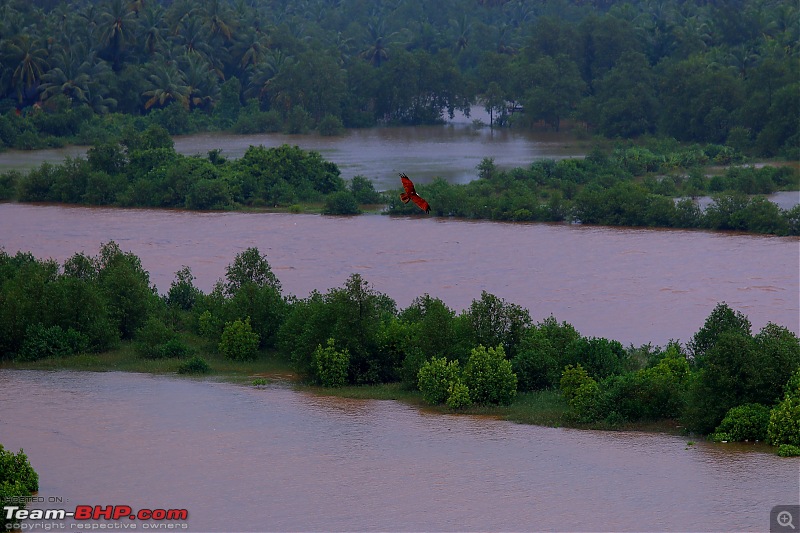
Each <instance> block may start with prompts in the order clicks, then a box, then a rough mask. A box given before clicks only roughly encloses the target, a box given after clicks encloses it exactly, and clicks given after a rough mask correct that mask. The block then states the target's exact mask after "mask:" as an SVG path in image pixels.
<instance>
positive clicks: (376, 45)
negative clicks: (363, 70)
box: [360, 19, 397, 67]
mask: <svg viewBox="0 0 800 533" xmlns="http://www.w3.org/2000/svg"><path fill="white" fill-rule="evenodd" d="M367 33H368V34H369V35H368V37H367V42H368V43H369V44H368V45H367V47H366V48H364V49H363V50H362V51H361V54H360V56H361V57H362V58H364V59H366V60H367V61H368V62H369V63H370V64H371V65H373V66H375V67H380V66H381V65H382V64H383V62H384V61H386V60H387V59H389V52H388V51H387V49H386V47H387V46H388V45H389V44H390V43H391V42H392V39H394V38H395V37H396V36H397V32H391V33H389V34H388V35H387V33H386V28H385V23H384V21H383V19H375V20H372V21H371V22H369V23H368V24H367Z"/></svg>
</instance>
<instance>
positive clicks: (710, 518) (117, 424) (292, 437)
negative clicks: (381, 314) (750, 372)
mask: <svg viewBox="0 0 800 533" xmlns="http://www.w3.org/2000/svg"><path fill="white" fill-rule="evenodd" d="M0 404H2V405H3V411H2V416H0V440H1V441H2V442H3V444H4V445H5V446H6V447H8V448H10V449H13V450H16V449H18V448H20V447H22V448H24V449H25V452H26V453H27V454H28V456H29V457H30V459H31V462H32V464H33V466H34V468H35V469H36V470H37V471H38V472H39V474H40V484H41V491H40V494H41V495H45V496H50V495H57V496H62V497H65V498H67V499H68V500H69V502H71V503H74V504H76V505H81V504H87V505H110V504H125V505H130V506H131V507H133V508H134V509H136V508H147V507H149V508H187V509H188V510H189V517H190V520H189V524H190V526H191V528H192V530H194V531H230V530H235V531H267V530H269V531H273V530H275V531H288V530H291V531H308V530H324V531H341V530H349V531H355V530H358V531H361V530H406V531H422V530H428V531H430V530H435V531H452V530H458V531H467V530H469V531H472V530H481V531H488V530H495V531H531V530H557V531H578V530H582V531H587V530H589V531H597V530H604V531H610V530H616V531H622V530H635V531H720V530H725V531H727V530H754V529H756V530H763V529H766V525H767V523H768V518H769V510H770V508H771V507H772V506H773V505H775V504H778V503H792V502H793V501H794V500H793V499H792V498H796V497H797V494H798V478H797V465H798V462H797V460H795V459H781V458H779V457H777V456H775V455H772V454H769V453H762V452H759V451H751V450H747V451H743V450H740V449H736V448H732V447H726V446H724V445H717V444H711V443H703V442H699V443H697V444H696V445H694V446H687V445H686V439H685V438H680V437H672V436H665V435H658V434H637V433H625V432H619V433H608V432H588V431H576V430H565V429H553V428H541V427H535V426H523V425H516V424H511V423H506V422H501V421H496V420H491V419H487V418H477V417H466V416H442V415H430V414H425V413H421V412H419V411H417V410H416V409H413V408H409V407H406V406H404V405H402V404H398V403H395V402H390V401H365V400H342V399H337V398H327V397H316V396H309V395H306V394H303V393H298V392H294V391H292V390H290V389H288V388H286V387H285V386H280V385H271V386H268V387H266V388H258V389H256V388H251V387H246V386H238V385H231V384H225V383H215V382H208V381H193V380H188V379H187V380H180V379H173V378H169V377H156V376H148V375H140V374H122V373H82V372H32V371H31V372H29V371H8V370H6V371H0Z"/></svg>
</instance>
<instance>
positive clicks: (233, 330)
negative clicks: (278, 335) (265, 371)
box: [219, 317, 259, 361]
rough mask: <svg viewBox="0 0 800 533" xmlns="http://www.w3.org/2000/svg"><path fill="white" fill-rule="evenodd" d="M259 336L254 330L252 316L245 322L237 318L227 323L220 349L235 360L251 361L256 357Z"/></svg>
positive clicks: (223, 353)
mask: <svg viewBox="0 0 800 533" xmlns="http://www.w3.org/2000/svg"><path fill="white" fill-rule="evenodd" d="M258 343H259V336H258V333H255V332H253V328H252V326H251V325H250V317H247V318H246V319H245V320H244V322H243V321H242V320H240V319H236V320H234V321H233V322H228V323H226V324H225V328H224V329H223V330H222V339H221V340H220V342H219V351H220V352H221V353H222V355H224V356H225V357H227V358H228V359H233V360H234V361H251V360H253V359H255V357H256V350H258Z"/></svg>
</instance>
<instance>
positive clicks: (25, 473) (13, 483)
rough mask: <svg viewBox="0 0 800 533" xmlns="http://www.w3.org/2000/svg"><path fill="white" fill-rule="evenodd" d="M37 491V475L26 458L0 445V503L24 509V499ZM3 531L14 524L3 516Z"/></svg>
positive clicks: (21, 452)
mask: <svg viewBox="0 0 800 533" xmlns="http://www.w3.org/2000/svg"><path fill="white" fill-rule="evenodd" d="M38 491H39V474H37V473H36V471H35V470H34V469H33V467H32V466H31V463H30V461H29V460H28V456H27V455H25V453H24V452H23V451H22V450H20V451H19V452H18V453H14V452H12V451H10V450H6V449H5V448H3V445H2V444H0V501H2V502H3V504H4V505H16V506H17V507H20V508H24V507H25V501H26V500H25V498H29V497H30V496H32V495H33V494H34V493H35V492H38ZM0 524H2V527H3V529H5V530H10V529H12V528H13V527H14V524H15V522H14V521H13V520H10V519H9V518H7V517H6V515H5V513H4V514H3V517H2V519H0Z"/></svg>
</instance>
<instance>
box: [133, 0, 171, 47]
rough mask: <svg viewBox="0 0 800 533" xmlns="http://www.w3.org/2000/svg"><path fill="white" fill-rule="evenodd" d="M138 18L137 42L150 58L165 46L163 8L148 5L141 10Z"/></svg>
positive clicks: (157, 5)
mask: <svg viewBox="0 0 800 533" xmlns="http://www.w3.org/2000/svg"><path fill="white" fill-rule="evenodd" d="M138 16H139V28H138V30H139V31H138V33H137V40H138V42H139V43H140V44H141V46H142V47H143V48H144V52H145V53H146V54H147V55H149V56H152V55H153V54H155V53H156V52H160V51H162V50H164V49H165V48H166V46H167V42H166V38H165V33H166V20H165V18H164V8H163V7H162V6H161V5H160V4H155V5H149V6H147V7H146V8H144V9H143V10H141V11H140V12H139V15H138Z"/></svg>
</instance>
